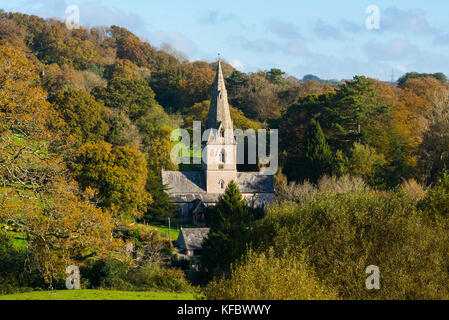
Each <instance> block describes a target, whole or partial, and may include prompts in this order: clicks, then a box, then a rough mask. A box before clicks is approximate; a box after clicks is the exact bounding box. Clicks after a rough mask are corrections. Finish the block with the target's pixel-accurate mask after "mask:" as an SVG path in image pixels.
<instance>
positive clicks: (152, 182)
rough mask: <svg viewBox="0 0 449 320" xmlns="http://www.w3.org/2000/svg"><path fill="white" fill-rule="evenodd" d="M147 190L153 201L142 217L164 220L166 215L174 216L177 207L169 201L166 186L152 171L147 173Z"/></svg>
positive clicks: (177, 209)
mask: <svg viewBox="0 0 449 320" xmlns="http://www.w3.org/2000/svg"><path fill="white" fill-rule="evenodd" d="M146 187H147V190H149V192H151V195H152V198H153V202H152V203H151V204H149V205H148V208H147V211H146V212H145V214H144V216H143V219H145V220H149V221H158V222H163V221H164V222H165V221H166V220H167V217H174V216H175V215H176V214H177V213H178V212H179V208H178V206H176V205H175V204H174V203H172V202H171V201H170V197H169V195H168V194H167V192H166V190H167V188H166V187H165V186H164V185H162V183H161V182H160V179H159V177H157V176H156V175H155V174H154V173H153V172H152V171H149V173H148V180H147V186H146Z"/></svg>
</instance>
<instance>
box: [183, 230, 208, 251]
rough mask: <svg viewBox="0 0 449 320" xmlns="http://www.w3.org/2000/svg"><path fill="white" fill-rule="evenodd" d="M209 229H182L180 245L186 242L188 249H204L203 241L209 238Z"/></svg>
mask: <svg viewBox="0 0 449 320" xmlns="http://www.w3.org/2000/svg"><path fill="white" fill-rule="evenodd" d="M208 233H209V228H182V230H181V232H180V233H179V237H178V240H177V242H178V244H179V245H182V244H181V242H184V245H185V247H186V249H189V250H195V249H201V248H202V247H203V240H204V239H205V238H206V237H207V235H208Z"/></svg>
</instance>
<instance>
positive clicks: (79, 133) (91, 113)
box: [52, 90, 109, 144]
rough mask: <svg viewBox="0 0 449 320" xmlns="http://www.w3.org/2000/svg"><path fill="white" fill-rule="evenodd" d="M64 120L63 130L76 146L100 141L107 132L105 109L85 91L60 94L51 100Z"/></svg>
mask: <svg viewBox="0 0 449 320" xmlns="http://www.w3.org/2000/svg"><path fill="white" fill-rule="evenodd" d="M52 102H53V104H54V106H55V109H56V110H58V111H59V113H60V115H61V117H62V118H63V120H64V124H63V129H64V130H65V132H66V133H67V134H68V135H71V136H73V137H74V139H75V140H76V142H77V143H78V144H81V143H84V142H87V141H101V140H103V139H104V136H105V135H106V133H107V132H108V129H109V128H108V125H107V124H106V123H105V121H104V119H105V117H106V109H105V107H104V105H103V103H101V102H97V101H96V100H95V98H94V97H92V96H91V95H90V94H89V93H88V92H87V91H85V90H70V91H64V92H60V93H59V94H58V95H56V96H55V97H54V99H53V100H52Z"/></svg>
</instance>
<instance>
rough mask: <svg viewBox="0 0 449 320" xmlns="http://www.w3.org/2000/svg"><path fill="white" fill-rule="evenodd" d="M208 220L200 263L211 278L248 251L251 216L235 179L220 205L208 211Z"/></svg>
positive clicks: (220, 274)
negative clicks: (207, 229)
mask: <svg viewBox="0 0 449 320" xmlns="http://www.w3.org/2000/svg"><path fill="white" fill-rule="evenodd" d="M206 220H207V223H208V226H209V227H210V232H209V235H208V238H207V239H206V240H205V241H204V243H203V249H202V257H201V263H202V268H203V270H204V271H205V273H206V275H207V277H208V278H209V279H211V278H212V277H214V276H216V277H220V276H222V273H226V272H228V271H229V265H230V263H232V262H233V261H235V260H236V259H238V258H239V257H240V256H241V255H242V254H243V253H244V252H245V250H246V244H247V241H248V236H249V231H248V229H249V228H250V225H251V221H252V216H251V213H250V210H249V208H248V205H247V204H246V201H245V200H243V198H242V194H241V193H240V190H239V189H238V187H237V184H236V183H235V182H234V181H231V182H230V183H229V185H228V187H227V188H226V192H225V193H224V195H223V196H222V197H221V198H220V200H219V202H218V203H217V205H216V206H215V207H214V208H213V209H212V210H208V212H207V216H206Z"/></svg>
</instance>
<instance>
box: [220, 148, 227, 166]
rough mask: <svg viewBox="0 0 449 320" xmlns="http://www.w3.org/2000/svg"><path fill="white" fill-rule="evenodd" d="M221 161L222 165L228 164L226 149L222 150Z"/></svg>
mask: <svg viewBox="0 0 449 320" xmlns="http://www.w3.org/2000/svg"><path fill="white" fill-rule="evenodd" d="M220 160H221V162H222V163H226V153H225V151H224V149H222V150H221V152H220Z"/></svg>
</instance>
